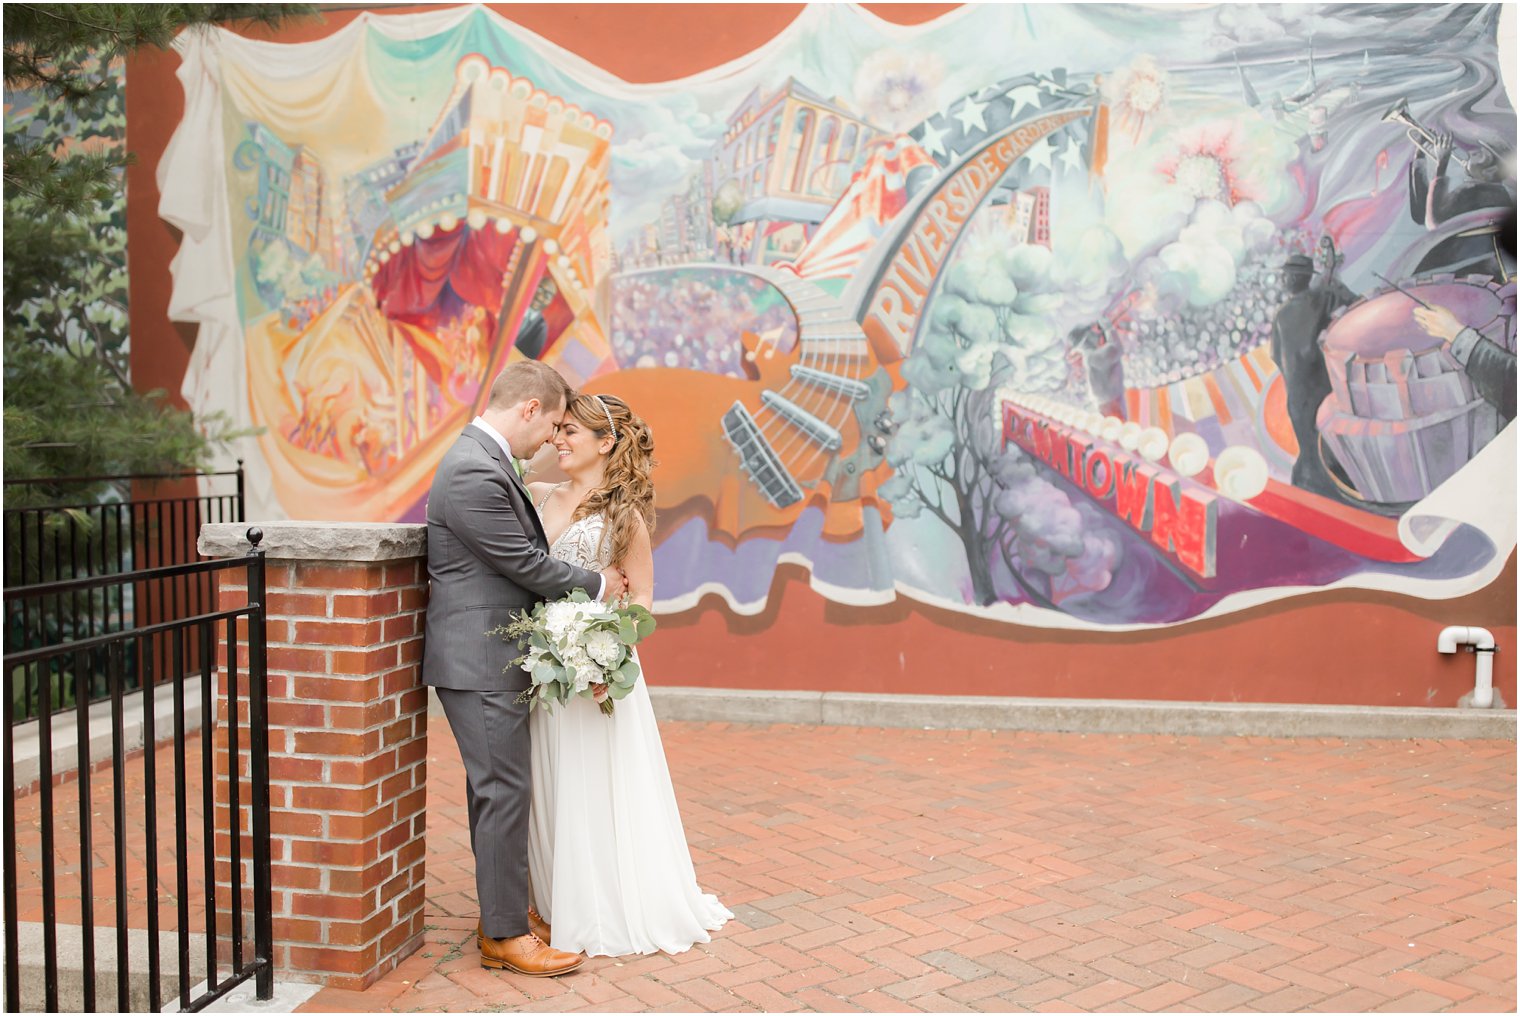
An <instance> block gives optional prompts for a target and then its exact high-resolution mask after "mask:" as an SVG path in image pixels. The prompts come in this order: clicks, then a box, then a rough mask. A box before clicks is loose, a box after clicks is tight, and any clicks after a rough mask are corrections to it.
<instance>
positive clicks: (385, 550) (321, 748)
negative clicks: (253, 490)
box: [200, 522, 427, 989]
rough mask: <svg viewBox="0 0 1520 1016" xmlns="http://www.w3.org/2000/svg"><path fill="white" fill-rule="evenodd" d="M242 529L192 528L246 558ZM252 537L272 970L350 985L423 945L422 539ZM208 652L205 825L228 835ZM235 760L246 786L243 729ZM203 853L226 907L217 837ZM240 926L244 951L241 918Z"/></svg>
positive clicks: (399, 533)
mask: <svg viewBox="0 0 1520 1016" xmlns="http://www.w3.org/2000/svg"><path fill="white" fill-rule="evenodd" d="M248 528H249V527H248V525H246V524H226V523H217V524H213V525H207V526H204V527H203V528H202V530H201V539H200V551H201V553H202V554H204V555H206V556H208V557H233V556H241V555H243V554H246V553H247V551H248V542H247V540H246V539H245V534H246V532H247V530H248ZM259 528H260V529H262V530H263V533H264V536H263V540H262V543H261V546H262V547H263V548H264V549H265V551H266V560H267V566H266V574H267V579H266V584H267V596H266V611H267V620H268V647H269V652H268V678H269V680H268V689H269V779H270V833H271V838H272V857H273V872H272V885H273V897H274V944H275V950H274V952H275V957H274V958H275V972H276V976H277V977H282V978H286V979H290V980H298V981H316V982H321V983H325V984H327V985H330V986H334V987H343V988H351V989H362V988H364V987H366V986H368V985H369V984H371V983H373V982H374V981H375V980H376V979H377V978H379V977H380V976H382V975H383V974H385V973H386V972H387V971H389V970H391V969H393V968H394V967H395V966H396V964H398V963H399V962H400V961H401V960H403V959H405V958H406V957H407V956H409V955H410V954H411V953H413V952H415V951H416V950H417V948H418V947H419V946H420V945H421V944H422V937H423V907H424V897H425V885H424V880H423V860H424V854H425V852H426V851H425V838H424V828H425V824H426V810H425V804H426V794H427V790H426V783H427V779H426V777H427V689H426V688H424V687H423V686H422V681H421V667H422V629H423V614H424V612H425V610H426V607H427V561H426V556H425V555H426V540H427V535H426V529H425V528H424V527H423V526H420V525H391V524H362V523H328V522H271V523H264V524H260V525H259ZM242 582H243V578H242V573H235V577H234V578H232V579H230V580H229V581H228V582H225V583H224V585H223V587H222V588H221V589H220V591H219V602H220V606H221V609H224V610H225V609H231V608H233V607H236V606H241V605H244V604H246V603H247V602H248V591H247V588H246V587H245V586H244V585H242V584H241V583H242ZM233 583H237V584H233ZM239 643H240V648H239V650H238V654H239V665H238V668H237V669H238V674H239V677H240V682H239V683H240V684H242V685H243V686H244V689H246V680H247V659H248V658H247V634H246V626H240V631H239ZM219 655H220V662H219V666H218V671H219V675H220V680H219V682H218V685H219V687H218V695H217V717H218V722H217V727H216V750H217V766H218V770H217V772H218V777H217V784H218V785H217V812H218V814H217V828H218V829H221V830H227V829H229V828H230V823H231V814H230V808H229V800H230V795H229V793H228V786H227V784H228V779H227V772H228V770H227V765H228V735H227V729H226V727H227V724H226V722H225V721H226V718H227V717H228V716H229V713H228V711H227V706H228V703H227V698H226V696H227V678H226V674H227V667H226V657H227V648H226V646H225V645H223V646H222V647H221V648H220V652H219ZM246 703H247V698H246V690H245V691H244V697H242V698H241V699H240V703H239V709H240V720H241V723H242V724H243V725H244V726H245V727H246V722H247V719H246V717H247V705H246ZM239 755H240V756H241V757H242V763H241V765H240V771H241V772H242V773H244V774H246V773H247V772H248V760H247V738H246V731H245V732H244V733H243V734H241V735H240V743H239ZM241 786H242V788H243V789H242V790H240V801H239V805H240V807H239V811H240V812H241V813H242V814H241V822H242V825H241V828H242V830H243V831H244V837H243V841H242V866H243V869H244V872H243V885H244V887H248V886H251V885H252V874H251V872H252V867H251V862H250V861H249V860H248V858H249V856H250V850H251V838H250V837H249V835H248V833H249V830H251V828H252V826H251V815H250V812H249V806H248V790H247V786H248V785H247V783H246V782H244V783H242V784H241ZM216 857H217V883H218V895H219V897H221V898H222V900H223V901H224V904H223V905H224V906H225V905H226V904H225V901H230V898H231V870H232V866H231V837H230V835H228V834H226V833H225V832H224V833H221V834H218V836H217V853H216ZM249 898H250V899H251V897H249ZM222 923H223V925H224V926H225V925H226V923H227V922H226V921H225V920H224V921H223V922H222ZM244 923H245V931H244V935H245V936H246V937H248V938H249V939H250V940H251V938H252V930H251V928H252V920H251V918H247V917H245V922H244Z"/></svg>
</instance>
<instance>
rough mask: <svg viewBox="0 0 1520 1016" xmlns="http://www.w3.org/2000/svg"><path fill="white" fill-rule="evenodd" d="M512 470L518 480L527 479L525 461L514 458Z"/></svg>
mask: <svg viewBox="0 0 1520 1016" xmlns="http://www.w3.org/2000/svg"><path fill="white" fill-rule="evenodd" d="M512 469H513V471H514V472H516V473H517V478H518V479H519V480H526V479H527V478H528V463H527V462H526V461H525V460H523V459H519V458H514V459H513V460H512Z"/></svg>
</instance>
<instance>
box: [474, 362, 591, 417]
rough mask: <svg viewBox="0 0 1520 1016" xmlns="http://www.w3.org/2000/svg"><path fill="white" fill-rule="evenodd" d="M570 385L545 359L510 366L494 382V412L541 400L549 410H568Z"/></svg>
mask: <svg viewBox="0 0 1520 1016" xmlns="http://www.w3.org/2000/svg"><path fill="white" fill-rule="evenodd" d="M570 391H571V389H570V382H568V381H566V380H565V379H564V378H562V377H560V375H559V371H557V370H555V369H554V368H553V367H551V366H549V365H548V364H546V363H544V362H543V361H541V360H518V361H517V362H516V363H509V364H507V365H506V366H505V367H504V368H502V371H501V373H500V374H497V375H496V380H495V381H494V382H492V383H491V398H490V400H489V401H488V402H487V403H486V405H487V407H488V408H490V409H510V408H511V407H513V406H515V405H517V404H518V403H520V402H527V401H528V400H529V399H537V400H538V401H539V402H540V403H542V405H543V407H544V408H545V409H564V408H565V406H567V405H569V403H570Z"/></svg>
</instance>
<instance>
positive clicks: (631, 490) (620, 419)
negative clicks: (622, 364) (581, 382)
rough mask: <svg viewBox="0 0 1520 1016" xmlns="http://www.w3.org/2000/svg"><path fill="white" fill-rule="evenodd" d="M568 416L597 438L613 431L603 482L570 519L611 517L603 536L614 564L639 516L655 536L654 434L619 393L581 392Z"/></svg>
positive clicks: (623, 553)
mask: <svg viewBox="0 0 1520 1016" xmlns="http://www.w3.org/2000/svg"><path fill="white" fill-rule="evenodd" d="M565 415H566V416H567V417H573V418H574V419H575V422H576V423H578V424H580V425H581V426H582V427H584V428H586V429H587V430H589V431H591V432H592V433H594V434H595V435H596V437H597V440H598V441H600V440H601V439H602V438H603V437H606V436H609V435H611V436H613V444H612V451H610V452H608V453H607V463H606V465H605V467H604V469H605V478H604V480H603V482H602V485H601V486H600V487H598V488H597V489H596V490H593V491H592V492H591V493H589V494H587V495H586V498H585V500H583V501H582V502H581V503H580V505H579V506H578V507H577V508H576V509H575V515H574V516H573V517H572V521H574V520H575V519H583V518H585V517H586V516H588V515H594V514H596V513H597V512H601V513H602V514H603V515H604V517H605V518H606V519H607V528H606V530H605V531H604V532H603V533H602V539H603V540H609V539H610V540H611V541H612V563H613V564H622V563H623V559H624V557H625V556H626V555H627V553H628V548H629V547H630V546H631V545H632V544H633V535H634V533H636V532H637V531H638V521H637V520H638V519H640V518H642V519H643V520H644V525H645V526H646V527H647V528H648V529H649V534H650V536H651V537H652V536H653V535H654V481H653V480H652V479H651V478H650V475H649V474H650V472H651V471H652V470H653V469H654V467H655V466H657V465H659V463H657V462H656V461H655V460H654V435H653V434H652V433H651V432H650V430H649V425H648V424H647V423H645V422H644V421H643V420H642V419H641V418H640V417H638V416H636V415H634V412H633V410H632V409H629V408H628V403H626V402H624V401H623V400H622V399H620V398H618V397H617V396H616V395H586V394H584V393H578V394H576V395H575V396H574V397H573V398H571V400H570V403H569V405H567V406H566V407H565Z"/></svg>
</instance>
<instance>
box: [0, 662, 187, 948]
mask: <svg viewBox="0 0 1520 1016" xmlns="http://www.w3.org/2000/svg"><path fill="white" fill-rule="evenodd" d="M184 685H185V733H186V735H189V734H191V733H193V732H195V731H198V730H200V729H201V722H202V717H201V678H200V675H199V674H196V675H194V676H187V677H186V678H185V679H184ZM123 698H124V701H123V702H122V750H123V751H128V752H130V751H135V750H136V749H138V748H141V747H142V746H143V715H142V702H143V695H142V692H140V691H136V690H134V691H131V692H128V693H127V694H126V695H125V696H124V697H123ZM213 708H215V706H214V704H213ZM89 714H90V745H89V749H88V750H89V759H90V764H91V765H95V764H96V763H99V762H104V761H105V760H106V759H109V758H110V757H111V703H110V702H109V701H107V702H97V703H95V704H94V705H92V706H90V709H89ZM52 728H53V752H52V755H53V767H52V772H53V775H54V776H58V775H59V774H61V773H71V772H74V771H75V770H77V769H78V768H79V714H78V713H77V712H75V711H74V710H72V709H70V710H69V711H68V712H65V713H58V714H57V715H55V716H54V717H53V719H52ZM39 734H40V731H39V729H38V721H36V720H29V721H27V722H26V723H19V724H17V725H16V731H15V746H16V768H15V779H16V784H15V785H16V789H17V791H18V792H25V791H26V790H27V788H29V787H32V786H33V784H35V783H36V782H37V781H38V779H39V778H40V776H41V774H42V766H41V764H40V763H41V756H42V741H41V738H40V736H39ZM153 734H154V738H155V739H156V740H157V741H158V743H160V744H162V743H163V742H165V741H168V740H172V739H173V738H174V684H173V682H172V681H164V682H162V683H160V684H158V685H156V686H155V687H154V689H153ZM112 948H115V946H114V945H113V946H112Z"/></svg>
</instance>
